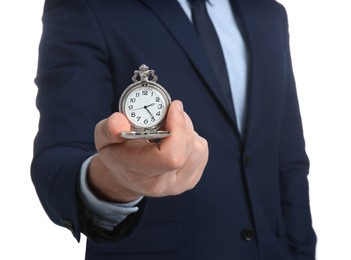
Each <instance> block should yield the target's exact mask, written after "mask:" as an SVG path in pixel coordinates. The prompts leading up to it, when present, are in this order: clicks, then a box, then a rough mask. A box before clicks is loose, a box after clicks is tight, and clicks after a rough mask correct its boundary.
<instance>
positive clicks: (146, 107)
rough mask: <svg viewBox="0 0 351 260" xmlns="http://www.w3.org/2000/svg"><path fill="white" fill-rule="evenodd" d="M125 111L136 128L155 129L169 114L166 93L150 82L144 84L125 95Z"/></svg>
mask: <svg viewBox="0 0 351 260" xmlns="http://www.w3.org/2000/svg"><path fill="white" fill-rule="evenodd" d="M123 109H124V112H125V115H126V117H127V118H128V119H129V121H130V122H131V123H132V125H133V127H134V128H141V129H154V128H155V127H156V126H158V125H159V124H160V123H162V121H163V119H164V118H165V116H166V114H167V109H168V101H167V100H166V98H165V97H164V94H162V92H160V91H159V90H158V89H156V88H154V87H151V86H150V85H149V84H142V85H140V86H138V87H136V88H133V89H131V91H130V92H129V93H128V94H127V95H126V97H125V103H124V108H123Z"/></svg>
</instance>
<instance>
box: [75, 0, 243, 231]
mask: <svg viewBox="0 0 351 260" xmlns="http://www.w3.org/2000/svg"><path fill="white" fill-rule="evenodd" d="M178 2H179V4H180V5H181V7H182V8H183V10H184V12H185V14H186V15H187V16H188V18H189V19H190V20H192V18H191V8H190V5H189V3H188V1H187V0H178ZM206 6H207V11H208V13H209V16H210V18H211V20H212V22H213V25H214V27H215V29H216V31H217V34H218V37H219V40H220V42H221V46H222V49H223V54H224V58H225V61H226V66H227V70H228V76H229V82H230V86H231V91H232V96H233V102H234V108H235V112H236V118H237V125H238V129H239V131H240V132H243V130H244V129H243V127H244V125H245V117H246V115H245V113H246V111H245V108H246V93H247V78H248V51H247V49H246V46H245V43H244V39H243V37H242V35H241V33H240V29H239V26H238V24H237V21H236V19H235V16H234V14H233V12H232V8H231V5H230V2H229V0H212V1H207V2H206ZM92 158H93V157H90V158H88V159H87V160H86V161H85V162H84V163H83V165H82V167H81V173H80V174H81V175H80V194H81V197H82V200H83V203H84V204H85V208H86V210H87V211H88V213H89V215H90V216H91V218H92V221H93V222H94V224H95V225H97V226H98V227H100V228H103V229H106V230H112V229H114V228H115V227H116V225H118V224H119V223H121V222H122V221H123V220H124V219H125V218H126V217H127V216H128V215H129V214H131V213H134V212H136V211H138V207H137V206H136V205H137V204H138V203H139V202H140V201H141V199H142V198H143V197H140V198H139V199H138V200H136V201H133V202H130V203H111V202H106V201H102V200H100V199H98V198H97V197H96V196H95V195H94V194H93V192H92V191H91V190H90V189H89V186H88V183H87V169H88V166H89V163H90V162H91V160H92Z"/></svg>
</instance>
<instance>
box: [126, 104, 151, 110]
mask: <svg viewBox="0 0 351 260" xmlns="http://www.w3.org/2000/svg"><path fill="white" fill-rule="evenodd" d="M153 105H155V103H152V104H150V105H147V106H143V107H138V108H134V109H132V110H131V111H135V110H139V109H143V108H145V109H146V110H147V108H148V107H151V106H153Z"/></svg>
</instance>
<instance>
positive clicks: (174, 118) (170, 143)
mask: <svg viewBox="0 0 351 260" xmlns="http://www.w3.org/2000/svg"><path fill="white" fill-rule="evenodd" d="M165 127H166V129H167V130H169V131H171V135H170V136H169V137H167V138H165V139H163V140H162V141H161V142H160V143H159V150H160V152H161V153H162V154H163V155H164V157H163V158H164V159H165V160H167V161H168V163H170V166H172V165H173V167H174V168H179V167H181V166H182V165H183V163H184V162H185V161H186V160H187V158H188V157H189V155H190V153H191V150H192V145H193V138H194V128H193V124H192V122H191V119H190V118H189V116H188V115H187V114H186V113H185V112H184V110H183V104H182V102H181V101H173V102H172V104H171V106H170V108H169V111H168V115H167V120H166V126H165Z"/></svg>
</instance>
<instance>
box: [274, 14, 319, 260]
mask: <svg viewBox="0 0 351 260" xmlns="http://www.w3.org/2000/svg"><path fill="white" fill-rule="evenodd" d="M285 18H286V15H285ZM288 34H289V33H288V22H287V20H286V43H287V46H288V48H287V49H288V50H289V49H290V48H289V35H288ZM287 75H288V78H287V84H288V87H287V94H286V99H285V110H284V116H283V120H282V126H281V133H282V134H281V139H280V151H279V154H280V157H279V159H280V160H279V162H280V187H281V198H282V199H281V204H282V210H283V217H284V221H285V223H284V224H285V229H286V234H287V237H288V239H289V246H290V249H291V251H292V252H293V255H294V256H295V258H294V259H298V260H312V259H315V245H316V235H315V233H314V230H313V228H312V220H311V214H310V205H309V186H308V179H307V177H308V173H309V159H308V157H307V154H306V152H305V141H304V137H303V128H302V122H301V116H300V110H299V104H298V98H297V92H296V86H295V79H294V76H293V69H292V63H291V56H290V51H289V53H288V68H287Z"/></svg>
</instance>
